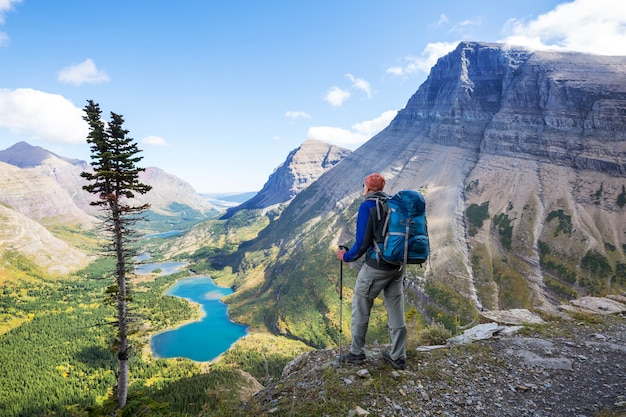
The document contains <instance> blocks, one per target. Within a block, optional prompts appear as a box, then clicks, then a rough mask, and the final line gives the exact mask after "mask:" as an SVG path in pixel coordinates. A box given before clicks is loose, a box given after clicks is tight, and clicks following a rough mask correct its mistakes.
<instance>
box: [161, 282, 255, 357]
mask: <svg viewBox="0 0 626 417" xmlns="http://www.w3.org/2000/svg"><path fill="white" fill-rule="evenodd" d="M231 293H232V290H231V289H230V288H223V287H219V286H217V285H215V283H214V282H213V280H212V279H211V278H210V277H207V276H204V277H194V278H186V279H182V280H179V281H178V282H177V283H176V284H175V285H174V286H173V287H171V288H170V289H169V290H168V291H167V292H166V294H168V295H173V296H176V297H181V298H186V299H188V300H191V301H193V302H196V303H199V304H200V306H201V308H202V314H203V316H202V319H201V320H200V321H197V322H193V323H188V324H185V325H183V326H181V327H178V328H176V329H172V330H167V331H165V332H162V333H159V334H156V335H154V336H152V339H151V342H150V344H151V347H152V352H153V354H154V355H155V356H157V357H159V358H177V357H183V358H189V359H191V360H194V361H198V362H206V361H211V360H213V359H216V358H217V357H218V356H220V355H221V354H222V353H224V352H226V351H227V350H228V349H229V348H230V347H231V346H232V344H233V343H235V342H236V341H237V340H239V339H240V338H242V337H243V336H245V335H246V334H247V333H248V330H247V326H244V325H242V324H237V323H233V322H232V321H231V320H230V318H229V317H228V311H227V309H226V304H224V303H223V302H222V301H221V299H222V298H223V297H224V296H226V295H228V294H231Z"/></svg>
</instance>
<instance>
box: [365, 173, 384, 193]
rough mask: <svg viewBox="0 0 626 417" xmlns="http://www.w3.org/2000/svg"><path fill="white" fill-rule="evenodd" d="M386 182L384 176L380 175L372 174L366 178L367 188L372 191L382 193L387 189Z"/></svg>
mask: <svg viewBox="0 0 626 417" xmlns="http://www.w3.org/2000/svg"><path fill="white" fill-rule="evenodd" d="M385 184H386V181H385V179H384V178H383V176H382V175H380V174H378V173H374V174H370V175H368V176H367V177H365V186H366V187H367V188H369V189H370V191H382V190H383V189H384V188H385Z"/></svg>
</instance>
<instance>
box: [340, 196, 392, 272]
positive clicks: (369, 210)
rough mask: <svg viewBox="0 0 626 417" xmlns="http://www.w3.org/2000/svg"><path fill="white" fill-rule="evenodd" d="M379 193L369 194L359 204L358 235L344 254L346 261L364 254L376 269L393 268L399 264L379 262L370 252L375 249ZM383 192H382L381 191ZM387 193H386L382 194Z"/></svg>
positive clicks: (366, 260) (369, 263)
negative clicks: (376, 197) (377, 198)
mask: <svg viewBox="0 0 626 417" xmlns="http://www.w3.org/2000/svg"><path fill="white" fill-rule="evenodd" d="M376 194H378V193H372V194H369V195H368V196H367V197H366V199H365V200H364V201H363V202H362V203H361V205H360V206H359V212H358V214H357V217H356V237H355V241H354V244H353V245H352V247H351V248H350V249H349V250H348V251H347V252H346V253H344V254H343V260H344V261H345V262H354V261H356V260H357V259H359V258H360V257H361V256H363V255H365V254H366V255H367V256H366V257H365V262H366V263H367V264H368V265H369V266H371V267H373V268H376V269H385V270H391V269H396V268H398V266H397V265H392V264H389V263H387V262H385V261H381V262H378V261H377V260H376V259H373V258H372V257H371V256H370V254H371V253H372V252H373V251H374V228H375V227H376V223H375V222H376V217H377V207H376V199H375V198H372V197H375V196H376ZM381 194H382V193H381ZM382 195H385V194H382Z"/></svg>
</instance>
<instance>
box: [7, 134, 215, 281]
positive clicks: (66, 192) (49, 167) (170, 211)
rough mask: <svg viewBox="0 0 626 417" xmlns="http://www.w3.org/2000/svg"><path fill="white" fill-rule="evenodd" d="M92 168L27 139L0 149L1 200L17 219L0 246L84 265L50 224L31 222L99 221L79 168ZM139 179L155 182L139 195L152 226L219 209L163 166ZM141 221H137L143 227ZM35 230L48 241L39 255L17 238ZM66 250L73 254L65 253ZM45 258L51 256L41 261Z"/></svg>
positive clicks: (68, 224) (84, 224)
mask: <svg viewBox="0 0 626 417" xmlns="http://www.w3.org/2000/svg"><path fill="white" fill-rule="evenodd" d="M90 169H91V167H90V166H89V164H87V163H86V162H84V161H80V160H76V159H69V158H64V157H62V156H59V155H57V154H55V153H53V152H50V151H48V150H46V149H44V148H42V147H39V146H31V145H29V144H28V143H26V142H19V143H16V144H15V145H13V146H11V147H10V148H8V149H5V150H2V151H0V204H2V205H3V206H4V207H5V208H7V209H8V210H10V211H8V212H6V213H8V214H6V216H8V217H7V218H9V217H10V218H12V219H14V220H15V222H14V224H12V227H11V228H5V230H4V233H3V234H2V235H0V246H2V245H4V246H6V245H9V244H10V246H11V248H13V249H15V250H17V251H18V252H19V253H22V254H25V255H27V256H29V257H31V258H32V257H33V256H34V259H35V260H36V262H37V263H38V264H39V265H40V266H45V267H48V264H49V263H50V262H52V261H53V260H54V262H52V263H57V264H58V265H59V266H58V267H57V270H64V271H67V270H72V269H75V268H73V266H82V265H84V260H85V259H86V256H85V255H84V254H82V257H81V255H79V254H74V253H71V254H70V252H68V249H67V245H66V244H65V243H63V242H61V241H58V239H57V240H53V239H52V235H50V236H48V235H47V234H46V232H47V231H46V229H43V228H39V227H38V226H36V225H34V224H32V223H33V222H37V223H39V224H40V225H43V226H45V227H46V228H48V229H51V230H52V229H54V228H58V227H65V228H70V229H72V228H78V229H79V230H82V231H85V230H89V229H93V228H94V227H95V226H96V225H98V224H100V220H98V219H97V215H98V214H99V213H98V209H97V208H96V207H94V206H91V205H90V204H89V203H90V202H91V201H93V198H94V196H93V195H91V194H89V193H87V192H86V191H85V190H83V188H82V187H83V186H84V185H85V184H86V182H85V180H84V179H83V178H82V177H81V176H80V174H81V172H83V171H87V170H90ZM140 180H141V181H142V182H145V183H146V184H149V185H151V186H152V187H153V188H152V190H151V191H150V192H148V193H147V194H145V195H139V196H137V197H136V199H135V202H136V203H137V204H138V205H140V204H144V203H149V204H150V211H149V212H148V213H147V215H146V217H147V218H149V219H150V220H151V221H150V222H148V223H147V225H149V227H150V228H151V229H150V230H154V231H164V230H171V229H172V228H178V229H183V228H188V227H190V226H191V225H193V224H195V223H197V222H198V221H201V220H203V219H206V218H208V217H210V216H214V215H216V214H218V212H219V210H218V209H217V208H216V207H215V206H214V205H212V204H210V203H208V202H207V201H206V200H205V199H204V198H202V197H201V196H200V195H198V193H196V191H195V190H194V189H193V188H192V187H191V186H190V185H189V184H188V183H186V182H185V181H183V180H181V179H180V178H178V177H176V176H174V175H172V174H168V173H166V172H165V171H163V170H161V169H159V168H156V167H148V168H146V170H145V171H144V172H142V173H141V174H140ZM18 214H19V215H18ZM142 225H143V223H141V224H138V227H139V226H142ZM9 231H10V233H9ZM31 234H32V235H33V236H31V237H32V238H33V239H35V240H39V243H42V242H47V244H46V245H45V246H46V247H45V248H43V247H42V248H40V252H38V254H37V256H35V255H34V253H35V252H34V251H33V250H31V249H32V248H34V247H37V245H34V244H33V243H32V242H29V241H28V239H22V238H20V239H17V237H19V236H27V235H29V236H30V235H31ZM35 236H39V238H36V237H35ZM48 244H49V245H48ZM6 247H8V246H6ZM65 253H67V254H68V256H66V257H64V256H63V254H65ZM44 254H46V255H45V256H44ZM75 258H76V259H78V258H80V261H75ZM43 259H48V260H49V261H50V262H48V261H46V262H41V260H43ZM65 261H67V262H65ZM65 264H67V265H66V266H62V265H65Z"/></svg>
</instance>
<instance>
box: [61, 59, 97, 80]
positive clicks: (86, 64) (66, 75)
mask: <svg viewBox="0 0 626 417" xmlns="http://www.w3.org/2000/svg"><path fill="white" fill-rule="evenodd" d="M57 80H58V81H61V82H65V83H68V84H73V85H82V84H85V83H89V84H97V83H103V82H106V81H109V75H108V74H107V73H106V72H104V71H102V70H99V69H98V68H97V67H96V64H95V63H94V62H93V61H92V60H91V58H87V59H86V60H84V61H83V62H81V63H80V64H76V65H71V66H69V67H65V68H63V69H62V70H61V71H59V72H58V74H57Z"/></svg>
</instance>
